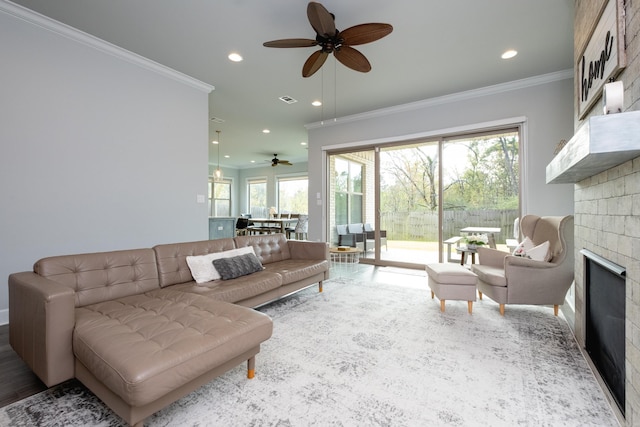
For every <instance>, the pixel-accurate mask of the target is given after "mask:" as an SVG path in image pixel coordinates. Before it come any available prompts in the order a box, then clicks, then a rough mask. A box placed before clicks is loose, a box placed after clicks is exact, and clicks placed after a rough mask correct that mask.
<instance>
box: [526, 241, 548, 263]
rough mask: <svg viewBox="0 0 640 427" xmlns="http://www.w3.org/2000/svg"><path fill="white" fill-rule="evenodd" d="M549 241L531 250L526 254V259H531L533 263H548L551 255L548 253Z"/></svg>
mask: <svg viewBox="0 0 640 427" xmlns="http://www.w3.org/2000/svg"><path fill="white" fill-rule="evenodd" d="M549 247H550V244H549V241H548V240H547V241H546V242H544V243H541V244H539V245H538V246H536V247H535V248H531V249H529V250H528V251H527V252H526V257H527V258H531V259H532V260H534V261H545V262H547V261H549V260H550V259H551V253H550V252H549Z"/></svg>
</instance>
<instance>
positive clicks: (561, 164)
mask: <svg viewBox="0 0 640 427" xmlns="http://www.w3.org/2000/svg"><path fill="white" fill-rule="evenodd" d="M636 157H640V111H630V112H626V113H618V114H608V115H602V116H594V117H591V118H589V119H588V121H587V122H586V123H585V124H584V125H582V127H580V129H578V131H577V132H576V133H575V135H574V136H573V137H572V138H571V139H570V140H569V142H568V143H567V144H566V145H565V146H564V147H563V148H562V150H560V152H559V153H558V154H557V155H556V157H555V158H554V159H553V160H552V161H551V163H549V164H548V165H547V184H568V183H576V182H580V181H582V180H583V179H585V178H589V177H591V176H593V175H597V174H599V173H600V172H603V171H605V170H607V169H611V168H613V167H614V166H618V165H619V164H622V163H624V162H626V161H628V160H631V159H634V158H636Z"/></svg>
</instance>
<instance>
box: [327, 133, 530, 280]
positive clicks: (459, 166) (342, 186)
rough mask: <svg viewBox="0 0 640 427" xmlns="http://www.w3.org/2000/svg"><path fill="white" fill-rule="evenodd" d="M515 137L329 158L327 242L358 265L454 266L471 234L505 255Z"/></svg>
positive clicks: (514, 191) (515, 198)
mask: <svg viewBox="0 0 640 427" xmlns="http://www.w3.org/2000/svg"><path fill="white" fill-rule="evenodd" d="M519 140H520V138H519V129H518V128H511V129H501V130H497V131H491V132H482V133H480V132H478V133H475V134H467V135H446V136H442V137H438V138H432V139H429V140H422V141H412V142H410V143H404V144H402V143H394V144H389V145H385V146H374V147H368V148H366V149H359V150H358V151H348V152H335V153H331V154H330V155H329V156H328V167H329V173H328V177H329V182H328V186H327V188H329V197H328V200H329V206H328V218H329V221H328V227H329V230H328V235H329V241H330V244H331V245H332V246H339V245H342V246H351V247H356V248H358V249H361V250H362V257H361V260H362V262H364V263H375V264H378V265H392V266H401V267H412V268H423V267H424V265H425V264H427V263H431V262H443V261H444V262H459V254H458V251H457V250H456V248H458V246H460V245H462V244H463V243H464V236H465V235H467V234H468V233H469V232H468V230H469V228H471V229H472V230H478V231H479V232H485V233H488V234H489V237H490V238H491V244H492V246H494V245H495V246H496V247H498V248H499V249H506V245H505V241H506V239H509V238H512V235H513V228H514V220H515V219H516V218H517V217H518V216H519V209H520V191H519V189H520V176H519V175H520V167H519V165H520V163H519V162H520V156H519Z"/></svg>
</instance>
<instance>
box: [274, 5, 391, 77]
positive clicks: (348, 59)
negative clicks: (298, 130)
mask: <svg viewBox="0 0 640 427" xmlns="http://www.w3.org/2000/svg"><path fill="white" fill-rule="evenodd" d="M307 18H308V19H309V23H310V24H311V26H312V27H313V29H314V30H315V32H316V38H315V40H312V39H303V38H295V39H282V40H273V41H268V42H265V43H263V46H265V47H280V48H291V47H313V46H320V50H317V51H315V52H313V53H312V54H311V56H309V58H308V59H307V60H306V61H305V63H304V65H303V66H302V77H310V76H312V75H313V74H314V73H315V72H316V71H318V70H319V69H320V68H321V67H322V65H323V64H324V63H325V61H326V60H327V57H328V56H329V54H331V53H333V56H335V58H336V59H337V60H338V61H339V62H340V63H341V64H343V65H345V66H346V67H348V68H351V69H352V70H355V71H360V72H362V73H366V72H369V71H371V64H370V63H369V61H368V60H367V58H366V57H365V56H364V55H363V54H362V53H360V51H358V50H356V49H354V48H353V47H351V46H357V45H361V44H365V43H371V42H373V41H376V40H379V39H381V38H383V37H385V36H387V35H388V34H390V33H391V32H392V31H393V27H392V26H391V25H389V24H382V23H369V24H360V25H355V26H353V27H349V28H347V29H346V30H344V31H339V30H337V29H336V25H335V15H333V14H332V13H330V12H329V11H328V10H327V9H325V7H324V6H322V5H321V4H320V3H316V2H309V4H308V5H307Z"/></svg>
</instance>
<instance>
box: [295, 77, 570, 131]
mask: <svg viewBox="0 0 640 427" xmlns="http://www.w3.org/2000/svg"><path fill="white" fill-rule="evenodd" d="M572 78H573V69H570V70H563V71H557V72H555V73H549V74H543V75H540V76H535V77H530V78H526V79H521V80H515V81H512V82H507V83H500V84H497V85H493V86H487V87H483V88H479V89H473V90H468V91H465V92H458V93H454V94H451V95H444V96H439V97H436V98H429V99H424V100H421V101H416V102H410V103H408V104H402V105H396V106H393V107H388V108H381V109H379V110H373V111H369V112H366V113H361V114H354V115H351V116H345V117H340V118H336V119H330V120H323V121H320V122H315V123H310V124H306V125H305V126H304V127H305V128H307V130H309V129H317V128H321V127H328V126H336V125H340V124H343V123H349V122H357V121H360V120H367V119H372V118H379V117H385V116H388V115H390V114H397V113H401V112H405V111H415V110H419V109H422V108H427V107H433V106H436V105H443V104H448V103H452V102H459V101H466V100H469V99H473V98H480V97H484V96H489V95H495V94H499V93H502V92H509V91H512V90H517V89H524V88H527V87H531V86H538V85H543V84H547V83H551V82H554V81H560V80H567V79H572Z"/></svg>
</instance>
